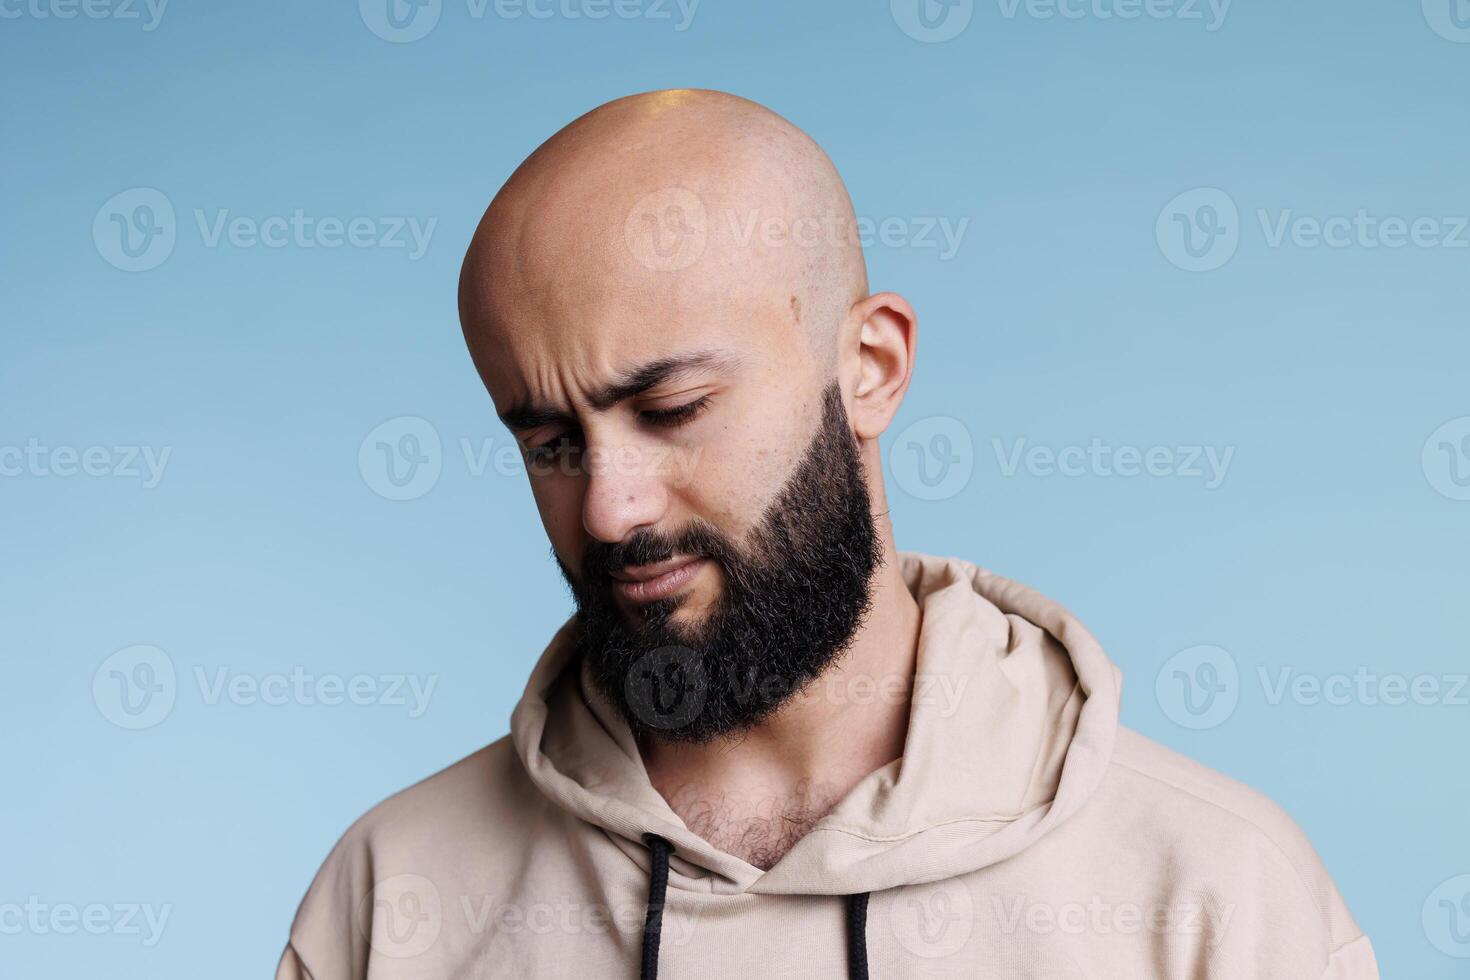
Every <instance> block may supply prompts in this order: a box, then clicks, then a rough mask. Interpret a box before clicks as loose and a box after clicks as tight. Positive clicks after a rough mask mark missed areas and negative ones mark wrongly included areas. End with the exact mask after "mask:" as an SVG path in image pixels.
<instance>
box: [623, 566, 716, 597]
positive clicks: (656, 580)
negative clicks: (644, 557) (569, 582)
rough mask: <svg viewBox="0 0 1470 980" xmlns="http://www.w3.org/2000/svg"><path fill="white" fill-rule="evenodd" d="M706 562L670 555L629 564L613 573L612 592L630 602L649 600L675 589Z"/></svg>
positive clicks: (679, 587) (681, 586)
mask: <svg viewBox="0 0 1470 980" xmlns="http://www.w3.org/2000/svg"><path fill="white" fill-rule="evenodd" d="M707 561H709V559H707V558H698V557H695V558H671V559H669V560H668V561H663V562H658V563H657V564H654V565H631V566H628V567H627V568H623V569H620V570H618V571H616V572H613V573H612V578H613V582H612V590H613V593H614V594H615V595H617V596H619V597H621V598H623V599H626V600H628V601H629V602H652V601H654V600H655V599H663V598H666V597H668V596H671V595H673V594H675V593H676V592H678V590H679V589H681V588H683V587H684V586H685V585H687V584H688V583H689V582H690V580H691V579H693V578H694V576H695V575H697V574H699V570H700V569H701V568H703V567H704V565H705V563H706V562H707Z"/></svg>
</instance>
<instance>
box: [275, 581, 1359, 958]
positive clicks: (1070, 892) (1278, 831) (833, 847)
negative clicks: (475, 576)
mask: <svg viewBox="0 0 1470 980" xmlns="http://www.w3.org/2000/svg"><path fill="white" fill-rule="evenodd" d="M900 558H901V561H902V570H903V575H904V579H905V581H906V582H907V584H908V587H909V590H910V591H911V592H912V593H913V594H914V596H915V598H916V599H917V600H918V601H919V603H920V607H921V609H922V612H923V619H922V625H921V631H920V636H919V659H918V668H917V670H918V676H917V677H916V684H915V693H914V697H913V707H912V713H911V716H910V723H909V730H908V736H907V742H906V744H905V747H904V756H903V758H902V760H900V761H897V762H894V763H892V764H890V765H888V766H886V767H884V768H882V769H880V770H878V771H877V772H874V773H872V774H870V775H869V776H868V777H866V778H865V779H864V780H863V781H862V782H860V783H859V784H858V785H857V786H856V787H855V788H854V789H853V790H852V792H851V793H849V794H848V795H847V797H845V798H844V799H843V800H842V802H841V803H840V804H838V806H837V807H836V808H835V809H834V810H833V811H832V812H831V813H830V814H828V815H827V816H826V817H825V818H823V819H822V820H821V821H820V822H819V823H818V824H817V825H816V827H815V828H813V830H812V831H811V832H810V833H809V834H808V835H807V836H806V837H804V838H802V839H801V840H800V841H799V842H798V843H797V844H796V846H795V847H793V848H792V849H791V851H790V852H789V853H788V854H787V855H786V856H785V857H783V858H782V859H781V860H780V861H779V862H778V863H777V864H776V865H775V866H774V867H772V868H771V869H770V870H769V871H766V872H762V871H760V870H759V869H758V868H755V867H752V866H751V865H749V864H746V863H745V862H744V861H742V860H740V859H739V858H737V857H734V856H732V855H730V854H726V853H724V852H722V851H719V850H717V849H715V848H714V847H712V846H710V845H709V844H708V843H707V842H705V841H704V840H703V839H701V838H700V837H697V836H695V835H694V834H693V833H691V832H690V831H689V830H688V829H686V828H685V826H684V824H683V821H681V820H680V819H679V817H678V816H677V815H676V814H675V813H674V812H673V811H672V810H671V809H670V808H669V806H668V805H667V804H666V803H665V802H664V800H663V798H662V797H661V796H660V795H659V794H658V792H657V791H656V790H654V788H653V787H652V785H650V783H649V780H648V776H647V773H646V772H645V770H644V768H643V763H642V761H641V759H640V756H639V753H638V749H637V746H636V745H635V743H634V742H633V740H632V738H631V736H630V735H629V732H628V729H627V727H626V726H625V725H624V724H623V723H622V721H621V720H620V719H619V718H618V716H617V714H616V712H615V711H613V709H612V708H611V707H610V706H608V705H607V704H606V703H605V702H604V701H602V700H601V699H600V698H598V697H595V696H593V695H591V694H590V693H589V691H588V688H587V686H586V684H585V683H584V681H583V679H582V676H581V673H580V671H579V670H577V669H576V668H575V666H574V665H573V666H572V669H567V668H568V666H569V664H570V663H571V660H572V658H571V653H572V650H571V637H572V634H571V629H570V622H569V623H568V624H567V625H566V626H563V627H562V629H561V630H560V631H559V632H558V633H557V635H556V637H555V638H554V639H553V640H552V642H551V645H550V646H549V647H548V649H547V651H546V653H545V654H544V655H543V657H542V658H541V661H540V663H539V664H538V665H537V666H536V668H535V671H534V672H533V673H532V675H531V679H530V683H529V684H528V685H527V687H526V693H525V696H524V697H523V698H522V700H521V702H520V704H519V706H518V707H517V708H516V710H515V713H514V715H513V717H512V720H511V735H510V737H509V738H504V739H501V740H500V741H498V742H495V743H494V744H493V745H490V746H488V747H486V748H484V749H482V750H480V751H479V752H476V753H475V754H474V755H471V756H469V757H468V758H466V759H464V760H462V761H460V762H458V763H456V764H455V765H453V766H451V767H449V768H448V769H446V770H444V771H443V772H441V773H439V774H437V775H435V776H432V777H430V778H429V779H427V780H425V781H424V782H422V783H419V784H418V785H416V786H413V787H411V788H409V789H407V790H405V791H403V792H402V793H399V794H398V795H397V796H394V797H392V798H390V799H388V800H387V801H385V802H384V803H382V804H380V805H379V806H377V807H375V808H374V809H373V810H372V811H371V812H369V813H368V814H367V815H366V816H364V817H363V818H362V819H360V820H359V821H358V822H357V823H356V824H354V825H353V826H352V828H351V829H349V830H348V831H347V833H346V834H345V835H344V836H343V837H342V839H341V841H340V842H338V844H337V846H336V847H335V848H334V849H333V850H332V852H331V854H330V855H329V856H328V857H327V860H326V863H325V864H324V865H323V866H322V868H321V870H320V872H318V874H317V877H316V880H315V881H314V882H313V883H312V885H311V888H310V890H309V891H308V892H307V895H306V898H305V899H304V900H303V901H302V903H301V908H300V910H299V911H298V913H297V916H296V921H295V924H294V925H293V927H292V930H291V938H290V943H289V944H288V945H287V947H286V950H285V953H284V955H283V956H282V958H281V962H280V967H279V969H278V971H277V974H276V976H277V978H278V980H295V978H302V977H313V978H315V980H335V978H349V977H350V978H373V980H386V978H395V980H396V978H403V980H409V978H479V977H517V978H519V977H587V978H592V977H596V978H604V977H630V978H631V977H638V976H640V969H641V970H642V975H646V976H647V975H652V973H651V972H650V971H649V969H648V967H651V966H652V964H647V965H641V963H640V956H641V954H642V950H643V949H644V931H645V925H646V924H647V923H648V922H649V920H650V919H657V918H658V916H656V915H655V916H649V915H648V904H649V902H650V874H651V871H652V872H653V873H654V875H655V876H660V877H661V871H662V869H661V868H659V867H657V865H659V864H660V862H657V861H655V860H654V859H653V857H652V851H651V850H650V848H651V847H653V848H655V849H658V845H657V841H655V842H654V843H653V844H650V843H649V841H648V838H646V836H645V835H649V834H653V835H657V836H658V837H661V838H663V839H664V840H666V841H668V842H669V843H670V844H671V845H672V846H673V849H674V853H673V856H672V859H671V860H667V861H666V862H663V863H665V864H666V866H667V892H666V894H665V897H664V900H663V903H662V905H661V911H662V916H661V922H660V923H659V935H660V940H659V943H658V960H657V971H658V975H659V976H662V977H665V978H668V977H675V978H683V977H689V978H715V977H721V978H723V977H760V978H777V977H802V978H807V977H838V976H848V975H850V976H865V975H867V974H865V973H863V972H862V971H863V969H864V968H865V967H866V969H867V970H869V971H870V972H871V975H872V976H873V977H883V978H887V977H894V978H898V977H966V978H973V977H984V978H1006V980H1011V978H1036V980H1071V978H1079V980H1081V978H1086V980H1105V978H1106V980H1147V978H1156V977H1157V978H1164V977H1168V978H1180V980H1183V978H1188V980H1216V978H1219V980H1254V978H1271V980H1372V978H1377V976H1378V970H1377V967H1376V965H1375V962H1374V957H1373V950H1372V947H1371V946H1370V945H1369V942H1368V939H1367V937H1366V936H1364V935H1363V934H1362V932H1361V931H1360V930H1359V929H1358V927H1357V925H1356V924H1355V923H1354V921H1353V919H1352V916H1351V915H1350V914H1349V912H1348V910H1347V907H1346V906H1345V905H1344V904H1343V900H1342V898H1341V896H1339V895H1338V893H1337V890H1336V889H1335V888H1334V887H1333V884H1332V881H1331V879H1330V878H1329V877H1328V874H1327V872H1326V870H1325V869H1324V868H1323V866H1322V864H1321V862H1320V861H1319V859H1318V857H1317V855H1316V853H1315V852H1314V851H1313V849H1312V846H1311V844H1310V843H1309V842H1308V841H1307V839H1306V837H1305V836H1303V834H1302V832H1301V831H1300V830H1299V829H1298V828H1297V827H1296V825H1295V824H1293V823H1292V821H1291V820H1290V818H1288V817H1287V816H1286V815H1285V814H1284V813H1283V812H1282V811H1281V810H1280V809H1278V808H1277V807H1276V806H1274V805H1273V804H1272V803H1271V802H1270V801H1269V800H1267V799H1265V798H1264V797H1262V796H1260V795H1259V794H1257V793H1255V792H1254V791H1252V790H1250V789H1248V788H1246V787H1245V786H1242V785H1241V784H1239V783H1236V782H1234V781H1232V780H1230V779H1227V778H1225V777H1223V776H1220V775H1218V774H1216V773H1214V772H1212V771H1210V770H1208V769H1206V768H1204V767H1203V766H1200V765H1198V764H1196V763H1194V762H1191V761H1190V760H1188V759H1186V758H1183V757H1181V756H1179V755H1176V754H1174V753H1173V752H1171V751H1169V750H1167V749H1165V748H1163V747H1161V746H1159V745H1156V744H1155V743H1153V742H1150V741H1148V740H1147V739H1145V738H1143V737H1142V736H1140V735H1137V734H1135V733H1133V732H1130V731H1128V730H1127V729H1124V728H1121V727H1119V725H1118V704H1119V696H1118V692H1119V684H1120V682H1121V675H1120V673H1119V671H1118V669H1117V667H1115V666H1114V665H1113V664H1112V662H1111V661H1110V660H1109V659H1108V657H1107V655H1106V654H1104V653H1103V651H1102V649H1101V648H1100V647H1099V646H1098V644H1097V641H1096V640H1094V639H1093V637H1092V636H1091V635H1090V634H1089V633H1088V632H1087V630H1086V629H1084V628H1083V627H1082V625H1081V624H1080V623H1079V622H1078V621H1077V620H1076V619H1074V618H1073V617H1072V616H1071V615H1070V614H1069V613H1067V612H1066V611H1065V610H1064V609H1062V608H1061V607H1060V606H1058V605H1056V604H1055V603H1053V602H1050V601H1049V600H1047V599H1045V598H1043V597H1042V596H1040V595H1038V594H1037V593H1035V592H1033V591H1031V590H1029V589H1027V588H1025V587H1024V586H1021V585H1018V584H1016V583H1014V582H1010V581H1008V580H1006V579H1003V578H1000V577H999V576H996V575H992V574H990V573H988V572H985V571H983V570H980V569H978V568H976V567H975V566H974V565H972V564H970V563H969V562H965V561H961V560H958V559H944V558H935V557H930V556H927V555H920V554H916V553H907V552H906V553H903V554H901V555H900ZM816 683H818V684H821V683H822V680H821V679H819V680H818V681H817V682H816ZM831 693H832V696H850V697H854V698H857V697H864V696H868V697H871V696H874V694H873V692H872V691H871V690H863V689H859V688H857V687H854V688H852V689H850V690H847V691H845V692H838V691H836V690H834V691H833V692H831ZM863 894H868V895H870V896H871V897H870V899H869V903H868V905H867V908H866V910H865V912H864V910H863V907H862V902H861V899H859V900H857V901H851V900H849V899H847V898H846V897H847V896H855V895H863ZM655 904H658V903H655ZM850 912H851V913H853V914H854V915H855V916H856V919H857V921H856V922H850V921H849V913H850ZM864 957H866V963H865V964H864V963H863V962H862V961H863V959H864Z"/></svg>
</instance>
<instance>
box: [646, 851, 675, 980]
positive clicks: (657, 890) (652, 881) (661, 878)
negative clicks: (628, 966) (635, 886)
mask: <svg viewBox="0 0 1470 980" xmlns="http://www.w3.org/2000/svg"><path fill="white" fill-rule="evenodd" d="M643 843H645V844H647V845H648V853H649V854H650V855H651V856H652V858H653V866H652V867H651V868H650V869H649V871H648V911H647V912H646V913H644V916H643V966H642V968H641V969H640V970H639V971H638V978H639V980H658V942H659V940H660V939H662V938H663V933H664V893H665V892H667V891H668V889H669V852H670V851H672V850H673V847H672V846H671V845H670V844H669V842H668V841H666V840H664V839H663V838H662V837H660V836H659V835H658V834H644V835H643Z"/></svg>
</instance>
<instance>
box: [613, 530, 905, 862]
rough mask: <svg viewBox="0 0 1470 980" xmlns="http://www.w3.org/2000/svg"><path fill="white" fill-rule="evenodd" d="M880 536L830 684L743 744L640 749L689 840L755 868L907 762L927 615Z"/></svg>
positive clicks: (827, 679)
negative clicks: (863, 783) (876, 560)
mask: <svg viewBox="0 0 1470 980" xmlns="http://www.w3.org/2000/svg"><path fill="white" fill-rule="evenodd" d="M885 524H886V522H885ZM883 531H884V533H883V564H882V565H881V566H880V567H879V568H878V570H877V571H876V572H875V574H874V576H873V593H872V600H873V601H872V606H871V608H870V611H869V614H868V617H867V619H866V620H865V621H864V624H863V626H862V628H860V629H859V630H858V632H857V634H856V636H855V637H854V638H853V641H852V643H851V644H850V645H849V646H848V648H847V650H846V651H845V652H844V653H843V655H842V656H841V657H839V658H838V660H837V662H836V663H834V664H833V665H832V666H831V667H830V668H828V670H827V671H826V672H825V673H823V674H822V676H820V677H818V678H817V679H816V680H815V681H813V682H812V683H811V685H809V686H808V688H807V689H806V690H804V691H803V692H802V693H801V694H799V695H797V696H796V697H794V698H793V699H792V700H791V701H790V702H789V703H788V704H786V705H783V706H782V707H781V708H780V710H778V711H777V712H776V713H775V714H774V715H772V716H771V717H770V718H769V719H767V720H766V721H765V722H763V723H762V724H760V725H758V726H756V727H755V728H753V729H751V730H750V731H749V732H747V733H745V734H743V736H742V737H741V738H740V739H739V740H738V741H734V742H731V741H727V740H723V739H720V740H716V741H714V742H711V743H708V744H704V745H688V744H682V743H671V742H665V741H660V740H657V739H650V740H648V741H647V742H645V744H644V745H643V746H642V754H643V761H644V764H645V766H646V767H647V769H648V775H649V779H650V780H651V781H652V783H653V785H654V787H655V788H656V789H657V790H658V791H659V792H660V793H661V794H662V795H663V797H664V799H665V800H667V801H668V803H669V806H670V807H671V808H673V810H674V811H675V812H676V813H678V814H679V816H680V817H682V818H683V819H684V822H685V824H686V825H687V826H688V827H689V829H690V830H692V831H693V832H695V833H697V834H699V835H700V836H702V837H704V838H705V839H706V840H708V841H710V843H712V844H714V845H715V846H717V847H720V848H722V849H723V850H726V851H728V852H729V853H732V854H735V855H736V856H738V857H741V858H743V859H744V860H746V861H748V862H749V863H751V864H754V865H756V866H757V867H767V868H768V867H770V865H771V864H774V863H775V861H776V860H779V859H780V856H781V855H782V854H784V853H785V852H786V850H789V849H790V847H791V845H792V844H794V843H795V842H796V840H798V839H800V837H801V836H803V835H804V834H805V833H806V831H807V830H809V829H810V827H811V825H812V824H814V823H815V822H816V821H817V820H820V819H821V818H822V816H824V815H825V814H826V813H827V812H828V811H829V810H830V809H831V808H832V807H833V806H835V805H836V804H837V802H838V801H840V800H841V799H842V798H843V797H844V796H846V795H847V793H848V792H849V791H850V790H851V789H852V788H853V786H855V785H857V783H858V782H859V781H860V780H862V779H863V777H865V776H867V775H868V774H869V773H871V772H873V771H874V770H876V769H880V768H882V767H883V766H885V765H887V764H888V763H890V762H892V761H893V760H895V759H897V758H899V757H901V756H902V755H903V745H904V738H905V736H906V735H907V732H908V716H909V699H910V696H911V693H912V688H913V678H914V665H915V661H916V658H917V656H918V638H919V620H920V612H919V607H918V604H917V603H916V602H915V601H914V597H913V596H912V595H911V594H910V593H909V590H908V587H907V586H906V585H905V584H904V580H903V575H902V574H901V572H900V570H899V565H898V553H897V551H896V549H895V547H894V544H893V535H892V533H891V531H889V530H888V529H887V528H886V527H884V529H883Z"/></svg>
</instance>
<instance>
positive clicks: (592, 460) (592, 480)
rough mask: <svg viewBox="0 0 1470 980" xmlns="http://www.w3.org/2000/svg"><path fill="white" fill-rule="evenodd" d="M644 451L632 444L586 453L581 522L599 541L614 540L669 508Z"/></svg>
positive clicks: (650, 523)
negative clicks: (584, 492) (585, 477)
mask: <svg viewBox="0 0 1470 980" xmlns="http://www.w3.org/2000/svg"><path fill="white" fill-rule="evenodd" d="M589 448H590V447H589ZM647 455H648V454H647V453H646V452H644V451H642V450H640V449H639V448H638V447H636V446H632V445H623V446H620V447H616V448H612V449H603V450H602V451H596V450H593V451H590V452H589V453H588V458H587V459H586V461H585V465H586V467H587V484H586V486H587V496H586V498H585V499H584V500H583V501H582V526H583V527H585V528H586V529H587V533H588V534H590V535H592V537H594V538H596V539H597V540H598V541H602V542H605V543H607V544H616V543H618V542H620V541H622V540H624V539H625V538H627V537H628V535H629V534H631V533H632V532H633V531H635V530H637V529H638V528H640V527H645V526H653V525H656V524H658V522H659V521H660V520H662V519H663V517H664V515H665V514H666V513H667V512H668V508H669V490H668V487H667V486H666V485H665V483H664V479H663V477H662V475H661V474H660V473H659V472H658V467H654V466H650V465H648V462H647V459H646V458H645V457H647Z"/></svg>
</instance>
